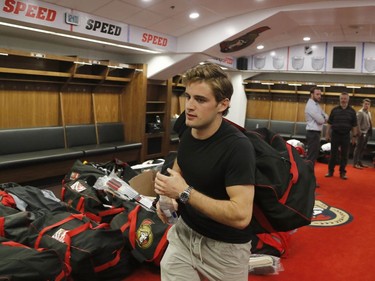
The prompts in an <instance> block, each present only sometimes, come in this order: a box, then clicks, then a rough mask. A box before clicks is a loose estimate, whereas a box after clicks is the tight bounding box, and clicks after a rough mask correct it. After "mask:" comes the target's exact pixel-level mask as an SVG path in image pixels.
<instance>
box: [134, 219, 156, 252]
mask: <svg viewBox="0 0 375 281" xmlns="http://www.w3.org/2000/svg"><path fill="white" fill-rule="evenodd" d="M152 224H154V222H153V221H152V220H150V219H145V220H143V221H142V223H141V225H140V226H139V227H138V229H137V239H136V241H137V244H138V246H139V247H140V248H142V249H147V248H148V247H150V246H151V245H152V242H153V241H154V234H153V233H152V227H151V225H152Z"/></svg>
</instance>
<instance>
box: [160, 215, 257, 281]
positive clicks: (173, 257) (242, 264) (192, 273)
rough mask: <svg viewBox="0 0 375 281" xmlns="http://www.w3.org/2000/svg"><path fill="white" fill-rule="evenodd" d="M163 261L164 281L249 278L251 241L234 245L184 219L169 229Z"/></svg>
mask: <svg viewBox="0 0 375 281" xmlns="http://www.w3.org/2000/svg"><path fill="white" fill-rule="evenodd" d="M168 241H169V245H168V248H167V250H166V252H165V254H164V257H163V259H162V261H161V265H160V267H161V280H162V281H172V280H177V281H184V280H186V281H196V280H202V276H203V277H205V278H207V279H208V280H223V281H247V280H248V265H249V258H250V249H251V242H248V243H245V244H232V243H225V242H221V241H216V240H213V239H210V238H207V237H205V236H202V235H200V234H198V233H197V232H195V231H194V230H192V229H191V228H189V227H188V226H187V225H186V224H185V222H184V221H183V220H182V218H179V220H178V222H177V223H176V224H175V225H174V226H172V228H171V229H170V230H169V232H168Z"/></svg>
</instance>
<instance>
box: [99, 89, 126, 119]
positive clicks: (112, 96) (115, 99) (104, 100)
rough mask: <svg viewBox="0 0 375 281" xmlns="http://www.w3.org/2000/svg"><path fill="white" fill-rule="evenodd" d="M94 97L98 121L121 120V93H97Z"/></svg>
mask: <svg viewBox="0 0 375 281" xmlns="http://www.w3.org/2000/svg"><path fill="white" fill-rule="evenodd" d="M93 99H94V104H95V109H94V110H95V114H96V120H97V122H98V123H106V122H121V100H120V99H121V94H118V93H104V94H100V93H95V94H94V95H93Z"/></svg>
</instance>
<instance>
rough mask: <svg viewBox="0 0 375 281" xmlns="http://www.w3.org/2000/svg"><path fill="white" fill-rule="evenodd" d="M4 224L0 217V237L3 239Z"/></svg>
mask: <svg viewBox="0 0 375 281" xmlns="http://www.w3.org/2000/svg"><path fill="white" fill-rule="evenodd" d="M4 224H5V218H4V217H0V236H1V237H5V229H4Z"/></svg>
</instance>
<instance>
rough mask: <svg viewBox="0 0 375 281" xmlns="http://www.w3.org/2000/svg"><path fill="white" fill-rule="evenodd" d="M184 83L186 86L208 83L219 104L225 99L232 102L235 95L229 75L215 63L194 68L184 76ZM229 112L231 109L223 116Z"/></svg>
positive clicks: (224, 112) (225, 111) (224, 113)
mask: <svg viewBox="0 0 375 281" xmlns="http://www.w3.org/2000/svg"><path fill="white" fill-rule="evenodd" d="M182 82H183V84H184V85H185V86H188V85H190V84H191V83H195V82H205V83H207V84H208V85H209V86H210V88H211V89H212V91H213V93H214V96H215V100H216V102H218V103H219V102H221V101H222V100H224V99H229V100H230V99H231V97H232V94H233V85H232V82H231V81H230V79H229V77H228V75H227V74H226V73H225V72H224V71H223V70H222V69H221V67H220V66H219V65H217V64H214V63H205V64H200V65H197V66H196V67H193V68H192V69H190V70H188V71H187V72H186V73H185V74H184V75H183V76H182ZM228 110H229V107H228V108H227V109H226V110H224V111H223V116H225V115H227V114H228Z"/></svg>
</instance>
